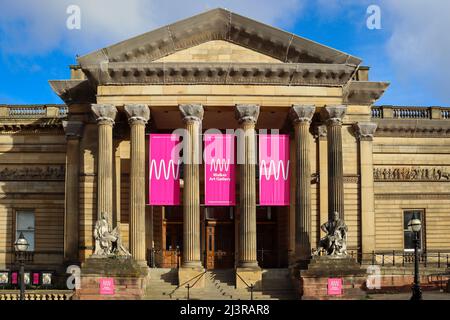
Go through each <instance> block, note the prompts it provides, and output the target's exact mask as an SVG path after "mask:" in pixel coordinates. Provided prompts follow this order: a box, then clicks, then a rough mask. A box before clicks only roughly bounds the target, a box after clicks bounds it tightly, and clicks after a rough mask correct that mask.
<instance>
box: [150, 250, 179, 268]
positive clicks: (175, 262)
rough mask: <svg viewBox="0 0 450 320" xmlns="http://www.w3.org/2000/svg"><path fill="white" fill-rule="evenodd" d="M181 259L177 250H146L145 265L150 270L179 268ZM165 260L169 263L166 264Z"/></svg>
mask: <svg viewBox="0 0 450 320" xmlns="http://www.w3.org/2000/svg"><path fill="white" fill-rule="evenodd" d="M180 259H181V251H180V249H179V248H177V249H175V250H170V249H169V250H162V249H155V248H152V249H148V250H147V263H148V265H149V266H150V267H151V268H177V269H178V268H179V267H180ZM167 260H168V261H169V262H167Z"/></svg>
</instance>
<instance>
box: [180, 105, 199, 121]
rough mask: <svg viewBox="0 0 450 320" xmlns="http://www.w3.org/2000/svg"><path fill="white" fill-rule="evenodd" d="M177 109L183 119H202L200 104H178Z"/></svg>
mask: <svg viewBox="0 0 450 320" xmlns="http://www.w3.org/2000/svg"><path fill="white" fill-rule="evenodd" d="M179 109H180V112H181V116H182V117H183V121H184V122H187V121H202V120H203V115H204V113H205V112H204V110H203V106H202V105H201V104H180V105H179Z"/></svg>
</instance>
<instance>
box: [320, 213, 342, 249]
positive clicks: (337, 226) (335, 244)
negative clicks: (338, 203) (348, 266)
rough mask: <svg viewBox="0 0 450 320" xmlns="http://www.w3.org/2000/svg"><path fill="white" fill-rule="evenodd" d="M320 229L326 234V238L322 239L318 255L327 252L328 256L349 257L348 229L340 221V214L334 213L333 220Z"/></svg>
mask: <svg viewBox="0 0 450 320" xmlns="http://www.w3.org/2000/svg"><path fill="white" fill-rule="evenodd" d="M320 229H322V231H323V232H325V233H326V236H325V237H323V238H322V239H320V243H319V248H318V250H317V252H316V254H319V253H320V252H321V251H322V250H325V251H326V253H327V255H330V256H343V255H347V233H348V227H347V225H346V224H345V222H344V220H341V219H339V213H338V212H334V213H333V218H332V219H331V220H329V221H328V222H326V223H324V224H323V225H322V226H321V227H320Z"/></svg>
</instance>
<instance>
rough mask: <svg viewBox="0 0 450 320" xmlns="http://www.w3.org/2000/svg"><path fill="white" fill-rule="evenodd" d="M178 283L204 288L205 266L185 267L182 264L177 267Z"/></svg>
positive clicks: (181, 285)
mask: <svg viewBox="0 0 450 320" xmlns="http://www.w3.org/2000/svg"><path fill="white" fill-rule="evenodd" d="M178 285H179V286H180V287H183V288H184V287H186V286H187V285H189V286H190V287H191V288H204V287H205V268H203V267H202V266H201V264H200V266H194V267H187V266H186V265H183V266H182V267H181V268H179V269H178Z"/></svg>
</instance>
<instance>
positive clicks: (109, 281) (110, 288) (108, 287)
mask: <svg viewBox="0 0 450 320" xmlns="http://www.w3.org/2000/svg"><path fill="white" fill-rule="evenodd" d="M100 294H103V295H113V294H114V278H100Z"/></svg>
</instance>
